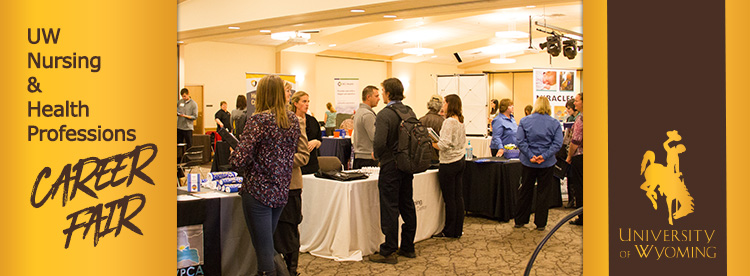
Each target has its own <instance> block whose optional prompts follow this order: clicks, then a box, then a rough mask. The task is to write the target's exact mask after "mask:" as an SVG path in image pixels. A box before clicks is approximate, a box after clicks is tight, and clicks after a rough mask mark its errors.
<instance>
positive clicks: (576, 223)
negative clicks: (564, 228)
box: [568, 218, 583, 226]
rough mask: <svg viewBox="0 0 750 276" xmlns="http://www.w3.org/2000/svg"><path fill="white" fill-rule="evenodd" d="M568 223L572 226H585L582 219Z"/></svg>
mask: <svg viewBox="0 0 750 276" xmlns="http://www.w3.org/2000/svg"><path fill="white" fill-rule="evenodd" d="M568 223H570V224H572V225H581V226H583V220H582V219H580V218H577V219H575V220H571V221H570V222H568Z"/></svg>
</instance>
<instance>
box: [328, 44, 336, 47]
mask: <svg viewBox="0 0 750 276" xmlns="http://www.w3.org/2000/svg"><path fill="white" fill-rule="evenodd" d="M328 47H336V44H328Z"/></svg>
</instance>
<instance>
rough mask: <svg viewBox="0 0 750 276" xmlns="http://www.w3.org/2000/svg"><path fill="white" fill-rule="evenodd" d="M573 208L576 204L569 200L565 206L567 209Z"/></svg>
mask: <svg viewBox="0 0 750 276" xmlns="http://www.w3.org/2000/svg"><path fill="white" fill-rule="evenodd" d="M575 206H576V202H575V201H573V200H571V201H568V206H567V208H574V207H575Z"/></svg>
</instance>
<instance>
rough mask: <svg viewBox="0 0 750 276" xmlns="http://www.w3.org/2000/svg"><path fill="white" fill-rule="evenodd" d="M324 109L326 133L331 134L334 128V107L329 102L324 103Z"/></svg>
mask: <svg viewBox="0 0 750 276" xmlns="http://www.w3.org/2000/svg"><path fill="white" fill-rule="evenodd" d="M326 109H328V110H326V117H325V119H324V120H325V122H326V135H328V136H333V130H334V129H336V109H334V108H333V105H332V104H331V103H330V102H329V103H327V104H326Z"/></svg>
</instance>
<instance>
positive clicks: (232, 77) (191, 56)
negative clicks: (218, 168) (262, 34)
mask: <svg viewBox="0 0 750 276" xmlns="http://www.w3.org/2000/svg"><path fill="white" fill-rule="evenodd" d="M184 49H185V55H184V62H185V85H203V101H204V102H203V103H204V110H203V118H204V120H203V121H204V126H205V127H206V128H212V127H216V122H215V121H214V113H216V111H218V110H219V108H220V107H219V103H220V102H221V101H226V102H227V103H228V105H229V108H228V110H230V111H231V110H233V109H234V108H235V103H236V101H237V96H238V95H245V94H246V93H247V91H246V86H245V73H246V72H256V73H274V72H276V69H275V67H276V56H275V49H274V48H273V47H263V46H250V45H240V44H230V43H218V42H198V43H191V44H187V45H185V47H184ZM206 104H210V105H213V106H212V107H205V105H206Z"/></svg>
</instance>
